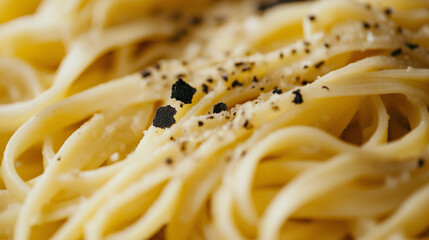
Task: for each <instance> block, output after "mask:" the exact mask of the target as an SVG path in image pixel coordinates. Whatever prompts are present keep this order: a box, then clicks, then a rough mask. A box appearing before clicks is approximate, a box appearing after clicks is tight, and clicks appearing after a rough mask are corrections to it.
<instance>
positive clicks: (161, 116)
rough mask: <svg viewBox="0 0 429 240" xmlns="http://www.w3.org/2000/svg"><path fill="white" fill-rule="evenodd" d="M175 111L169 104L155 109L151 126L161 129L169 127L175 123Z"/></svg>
mask: <svg viewBox="0 0 429 240" xmlns="http://www.w3.org/2000/svg"><path fill="white" fill-rule="evenodd" d="M176 113H177V111H176V109H175V108H174V107H172V106H170V105H167V106H164V107H159V108H158V109H157V110H156V113H155V117H154V118H153V121H152V124H153V126H154V127H158V128H162V129H165V128H169V127H171V126H172V125H173V124H175V123H176V120H175V119H174V115H176Z"/></svg>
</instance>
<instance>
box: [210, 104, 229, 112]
mask: <svg viewBox="0 0 429 240" xmlns="http://www.w3.org/2000/svg"><path fill="white" fill-rule="evenodd" d="M227 109H228V106H226V104H225V103H223V102H219V103H216V104H215V105H214V106H213V113H220V112H223V111H226V110H227Z"/></svg>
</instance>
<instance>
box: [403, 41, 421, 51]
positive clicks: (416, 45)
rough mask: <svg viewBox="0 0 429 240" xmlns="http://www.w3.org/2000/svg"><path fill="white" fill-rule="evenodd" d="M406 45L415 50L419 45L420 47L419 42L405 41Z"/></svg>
mask: <svg viewBox="0 0 429 240" xmlns="http://www.w3.org/2000/svg"><path fill="white" fill-rule="evenodd" d="M405 45H406V46H407V47H408V48H409V49H411V50H414V49H416V48H418V47H419V45H418V44H413V43H410V42H405Z"/></svg>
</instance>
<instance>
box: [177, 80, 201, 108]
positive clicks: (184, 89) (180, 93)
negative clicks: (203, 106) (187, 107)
mask: <svg viewBox="0 0 429 240" xmlns="http://www.w3.org/2000/svg"><path fill="white" fill-rule="evenodd" d="M196 91H197V90H196V89H195V88H193V87H192V86H190V85H189V84H187V83H186V82H184V81H183V80H182V79H181V78H179V79H178V80H177V81H176V83H174V84H173V86H172V88H171V98H174V99H176V100H179V101H181V102H183V103H185V104H189V103H192V98H193V97H194V94H195V92H196Z"/></svg>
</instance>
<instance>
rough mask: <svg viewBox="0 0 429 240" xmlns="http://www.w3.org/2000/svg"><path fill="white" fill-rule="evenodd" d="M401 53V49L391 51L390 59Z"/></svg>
mask: <svg viewBox="0 0 429 240" xmlns="http://www.w3.org/2000/svg"><path fill="white" fill-rule="evenodd" d="M401 53H402V49H401V48H397V49H395V50H393V51H392V52H391V53H390V55H392V57H396V56H398V55H400V54H401Z"/></svg>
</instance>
